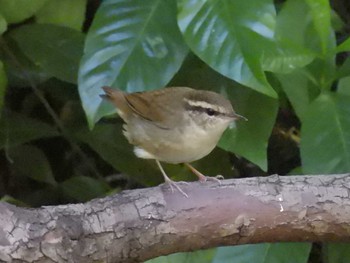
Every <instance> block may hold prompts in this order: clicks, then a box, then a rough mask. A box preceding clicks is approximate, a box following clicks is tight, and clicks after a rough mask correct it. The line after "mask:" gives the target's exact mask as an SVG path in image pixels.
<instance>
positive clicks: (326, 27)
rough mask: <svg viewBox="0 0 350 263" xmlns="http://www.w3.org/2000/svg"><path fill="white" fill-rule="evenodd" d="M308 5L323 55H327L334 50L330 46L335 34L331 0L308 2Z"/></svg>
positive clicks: (311, 0)
mask: <svg viewBox="0 0 350 263" xmlns="http://www.w3.org/2000/svg"><path fill="white" fill-rule="evenodd" d="M306 3H307V5H308V6H309V8H310V13H311V16H312V20H313V24H314V27H315V30H316V32H317V33H318V36H319V39H320V42H321V48H322V54H324V55H326V54H327V53H328V52H329V49H330V48H332V47H331V46H329V43H330V41H329V39H330V38H331V35H332V34H333V32H332V27H331V7H330V4H329V0H318V1H314V0H306Z"/></svg>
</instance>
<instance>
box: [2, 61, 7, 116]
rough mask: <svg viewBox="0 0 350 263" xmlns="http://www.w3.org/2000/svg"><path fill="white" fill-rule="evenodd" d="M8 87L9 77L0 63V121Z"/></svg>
mask: <svg viewBox="0 0 350 263" xmlns="http://www.w3.org/2000/svg"><path fill="white" fill-rule="evenodd" d="M6 86H7V76H6V73H5V70H4V65H3V64H2V62H1V61H0V119H1V115H2V107H3V106H4V101H5V93H6Z"/></svg>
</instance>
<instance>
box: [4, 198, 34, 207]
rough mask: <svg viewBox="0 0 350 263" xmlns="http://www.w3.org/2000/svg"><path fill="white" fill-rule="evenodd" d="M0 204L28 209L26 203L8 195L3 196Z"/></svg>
mask: <svg viewBox="0 0 350 263" xmlns="http://www.w3.org/2000/svg"><path fill="white" fill-rule="evenodd" d="M0 202H7V203H9V204H12V205H16V206H20V207H30V206H29V205H28V204H27V203H24V202H23V201H21V200H19V199H16V198H14V197H12V196H10V195H4V196H3V197H1V198H0Z"/></svg>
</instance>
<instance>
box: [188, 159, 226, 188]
mask: <svg viewBox="0 0 350 263" xmlns="http://www.w3.org/2000/svg"><path fill="white" fill-rule="evenodd" d="M185 165H186V166H187V167H188V168H189V169H190V170H191V171H192V173H194V174H195V175H197V177H198V179H199V181H200V182H206V181H215V182H218V183H219V184H221V182H220V180H222V179H224V177H223V176H222V175H218V176H216V177H210V176H205V175H204V174H202V173H201V172H200V171H198V170H197V169H196V168H194V167H193V166H192V165H190V164H189V163H185Z"/></svg>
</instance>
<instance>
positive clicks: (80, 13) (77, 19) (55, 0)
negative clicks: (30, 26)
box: [35, 0, 86, 31]
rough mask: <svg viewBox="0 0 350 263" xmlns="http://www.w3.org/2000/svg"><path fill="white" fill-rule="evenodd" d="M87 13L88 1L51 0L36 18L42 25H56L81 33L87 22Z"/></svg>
mask: <svg viewBox="0 0 350 263" xmlns="http://www.w3.org/2000/svg"><path fill="white" fill-rule="evenodd" d="M85 11H86V0H74V1H71V0H49V1H47V2H46V4H45V5H44V6H43V7H42V8H41V9H40V10H39V12H37V14H36V16H35V18H36V21H37V22H38V23H40V24H46V23H47V24H56V25H61V26H66V27H70V28H73V29H76V30H78V31H80V30H81V29H82V26H83V23H84V20H85ZM72 14H74V15H72Z"/></svg>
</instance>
